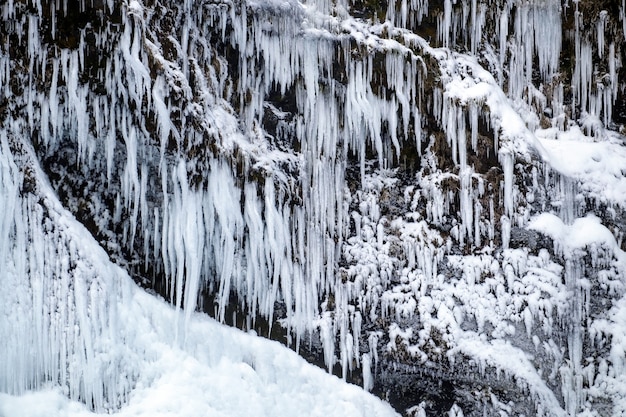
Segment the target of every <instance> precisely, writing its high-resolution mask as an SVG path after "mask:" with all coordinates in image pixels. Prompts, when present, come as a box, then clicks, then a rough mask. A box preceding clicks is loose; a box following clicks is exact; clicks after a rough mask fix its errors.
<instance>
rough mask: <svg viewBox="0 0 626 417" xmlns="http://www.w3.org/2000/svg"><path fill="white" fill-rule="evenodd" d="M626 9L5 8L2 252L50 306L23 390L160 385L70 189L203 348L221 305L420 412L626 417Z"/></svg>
mask: <svg viewBox="0 0 626 417" xmlns="http://www.w3.org/2000/svg"><path fill="white" fill-rule="evenodd" d="M618 3H619V2H612V1H600V2H593V1H587V0H580V1H575V2H569V1H558V0H533V1H521V0H520V1H517V0H506V1H505V0H496V1H489V2H487V1H481V0H456V1H452V0H444V1H432V0H431V1H423V0H412V1H404V0H401V1H389V2H387V3H386V4H385V5H382V4H377V3H372V2H370V1H365V0H364V1H358V0H357V1H351V2H345V1H328V0H324V1H322V0H316V1H310V2H303V3H300V2H295V1H284V2H276V1H271V0H265V1H240V2H232V1H206V2H197V1H192V0H187V1H185V2H183V3H180V4H179V3H175V2H170V1H166V0H159V1H157V0H150V1H144V2H139V1H130V2H127V1H119V2H114V1H106V2H82V1H68V2H64V3H63V4H59V3H58V2H57V3H55V2H48V1H46V0H32V1H28V2H22V1H18V2H8V3H7V2H5V3H3V4H2V5H1V6H0V13H1V14H2V17H3V19H2V23H0V28H1V29H2V30H1V31H0V115H1V117H2V120H3V124H2V127H0V139H2V158H3V159H2V163H3V165H2V167H3V168H2V169H3V171H2V177H1V178H2V187H3V188H1V189H0V190H1V191H2V193H3V194H2V195H3V199H4V201H5V204H4V205H5V206H6V210H5V213H4V214H3V216H4V217H3V221H2V229H1V231H2V233H3V234H2V236H0V237H3V239H2V240H0V242H3V243H1V245H2V246H0V251H1V252H0V255H2V263H1V264H0V267H1V268H3V269H2V272H3V276H4V277H5V278H4V279H5V280H6V284H7V285H8V286H10V287H11V288H13V287H15V291H9V292H8V293H7V294H11V295H7V296H6V297H13V296H14V294H19V295H23V294H32V299H30V298H28V297H27V299H25V300H23V302H19V303H17V304H16V303H14V302H11V303H8V304H7V303H4V304H2V305H3V306H7V307H4V308H5V310H4V311H3V312H4V314H3V316H2V322H0V326H2V327H1V328H2V329H4V330H3V331H5V333H3V334H6V335H19V336H20V337H19V338H18V337H9V338H8V339H7V340H8V342H5V344H3V345H0V346H1V349H3V350H1V351H0V353H1V355H2V356H0V363H3V364H4V365H2V366H3V367H4V368H2V373H1V374H0V387H1V388H2V390H3V391H8V392H11V393H22V392H24V391H25V390H28V389H38V388H40V387H42V386H43V384H44V382H50V381H52V382H53V383H56V384H58V385H60V386H61V387H63V389H64V390H65V391H64V392H63V393H64V395H67V396H69V397H70V398H72V399H77V400H81V401H83V402H84V403H85V404H87V405H88V406H89V407H92V408H94V409H96V410H116V409H118V408H120V407H122V406H123V405H124V404H125V403H127V402H128V399H129V395H131V393H132V392H133V390H134V389H136V388H135V386H136V383H137V378H138V375H139V370H138V369H137V368H136V367H134V365H133V363H134V362H133V361H132V360H131V359H132V357H133V356H132V355H134V354H136V351H134V350H132V348H131V347H125V346H133V345H132V343H131V342H132V341H127V340H125V339H124V338H123V337H122V336H120V334H122V335H123V334H124V333H120V332H118V331H117V330H111V329H110V328H109V326H110V323H116V322H117V321H116V319H115V318H114V317H117V316H115V315H116V314H122V313H120V311H121V310H120V309H122V307H123V304H124V302H125V301H124V300H126V298H124V297H127V295H124V294H126V292H128V291H131V290H129V289H128V288H127V287H128V285H126V284H122V283H121V282H120V281H116V280H112V281H107V279H108V278H106V277H107V276H109V275H111V274H109V273H108V272H104V271H108V270H109V269H111V268H113V267H112V266H111V265H108V264H106V262H104V261H103V264H102V265H100V264H94V262H95V260H96V259H98V258H99V257H100V256H97V257H90V256H87V255H88V254H86V253H84V251H85V249H84V248H83V247H82V246H81V245H80V244H79V243H77V242H76V239H71V240H69V241H68V240H67V236H66V234H65V233H64V232H63V230H65V229H64V227H66V226H67V225H66V223H67V222H66V220H64V219H65V216H57V215H55V214H54V213H59V212H60V210H61V209H60V208H59V209H57V208H55V209H54V210H52V208H50V207H48V206H49V204H48V203H45V202H44V203H41V202H40V201H39V200H38V199H41V198H44V199H45V201H53V200H54V199H55V198H57V197H58V200H60V204H62V205H63V206H64V207H65V208H67V209H68V210H70V211H71V212H72V215H73V216H75V217H76V219H78V220H79V221H80V222H81V223H82V224H83V225H84V226H85V229H80V230H81V232H80V233H81V234H84V239H91V238H95V239H96V240H97V241H98V243H99V244H100V246H101V248H103V249H104V250H105V251H106V252H107V254H108V255H109V256H110V257H111V258H112V259H113V260H114V261H115V262H116V263H117V265H118V267H121V268H122V269H124V270H125V271H126V272H127V273H128V274H129V275H131V276H132V277H133V279H134V280H135V281H136V282H138V283H140V284H141V285H142V286H143V287H145V288H147V289H149V290H150V291H153V292H156V293H157V294H159V295H161V296H162V297H164V298H165V299H167V300H168V301H169V302H170V303H171V304H172V305H173V306H174V309H175V310H176V311H177V314H178V317H179V319H180V322H179V323H177V325H176V326H174V330H173V335H172V337H173V339H174V341H175V343H177V344H178V345H179V346H183V347H184V346H186V344H187V343H188V342H189V340H190V339H193V338H194V337H195V336H194V334H193V331H192V330H191V327H192V321H193V320H192V318H193V317H195V314H194V313H195V311H197V310H199V311H203V312H206V313H209V314H211V315H213V316H214V317H215V318H217V319H218V320H219V321H221V322H226V323H229V324H233V325H238V326H239V327H242V328H245V329H248V330H255V331H258V332H260V333H262V334H263V335H265V336H271V337H275V338H279V339H284V341H285V342H286V343H287V344H289V345H291V346H293V347H294V348H295V349H296V350H297V351H299V352H301V353H302V354H303V355H305V356H307V357H310V358H311V359H312V360H314V361H317V362H321V363H323V365H324V366H325V367H326V368H327V369H328V370H329V371H337V372H338V373H339V374H340V375H341V376H342V377H343V378H345V379H350V380H351V381H353V382H358V383H360V384H362V385H363V386H364V387H365V388H366V389H372V390H374V391H377V392H380V393H384V394H385V396H386V398H388V399H389V401H391V402H392V403H393V404H394V406H396V407H397V408H398V409H400V410H401V411H405V410H411V411H407V412H408V413H409V414H410V413H413V414H415V415H421V414H423V413H426V414H429V415H430V414H432V413H439V414H442V413H448V415H465V416H467V415H478V414H476V413H478V411H477V410H479V409H480V410H483V409H488V410H491V411H493V413H494V414H500V415H516V414H525V415H550V416H552V415H575V414H585V413H586V414H587V415H606V414H607V413H614V414H618V413H620V412H622V411H624V407H626V405H625V400H624V398H626V397H625V396H624V395H623V392H622V391H623V390H622V389H621V388H620V387H621V385H620V384H621V380H620V378H621V373H620V372H621V368H622V365H623V363H622V362H623V357H624V352H623V346H622V345H621V344H620V343H621V342H620V340H621V336H620V335H621V333H620V332H622V333H623V323H622V322H623V320H621V315H620V314H621V312H623V308H622V307H623V306H622V304H623V302H622V301H623V295H624V293H623V282H622V281H623V277H624V276H625V268H626V266H625V265H624V255H623V253H624V252H623V250H624V249H625V246H624V230H623V229H624V222H625V221H626V214H625V212H624V208H625V205H626V197H625V193H626V188H624V187H625V184H626V183H625V181H626V180H625V173H624V168H623V167H624V166H626V153H625V152H624V136H623V133H624V123H626V107H625V106H624V104H623V103H624V88H623V77H624V71H625V70H624V67H623V64H622V63H623V61H624V45H625V44H626V38H625V37H624V33H625V30H624V27H626V26H625V25H626V18H625V15H624V13H625V6H624V4H623V2H622V4H621V5H620V4H618ZM31 149H32V151H31ZM10 155H21V157H23V158H26V159H28V161H26V162H24V161H22V163H21V164H17V163H15V162H11V161H12V159H11V156H10ZM25 167H28V169H26V168H25ZM30 167H32V168H30ZM40 181H42V182H45V183H47V182H48V181H49V183H50V185H51V186H52V189H53V190H54V191H48V189H47V188H45V190H46V191H45V192H46V193H48V192H49V193H50V195H49V196H44V197H42V192H43V191H41V190H40V189H39V188H38V185H37V184H38V183H39V182H40ZM53 194H54V196H53ZM53 197H54V198H53ZM50 204H52V203H50ZM54 204H57V203H54ZM46 207H48V208H47V209H46ZM45 210H48V211H49V212H50V213H48V212H45ZM579 229H580V230H584V231H585V234H580V233H579ZM81 236H82V235H81ZM78 240H82V237H81V238H79V239H78ZM90 262H91V263H90ZM113 275H115V274H113ZM73 277H80V278H81V279H73ZM3 282H5V281H3ZM125 291H126V292H125ZM29 297H30V296H29ZM11 299H13V298H11ZM14 307H15V308H14ZM21 317H28V319H19V320H18V318H21ZM112 317H113V318H112ZM20 326H21V327H20ZM55 326H56V327H55ZM41 329H52V330H50V332H42V331H41ZM47 334H50V336H42V335H47ZM42 337H46V338H47V339H45V340H43V339H41V340H40V338H42ZM120 337H122V338H121V339H120ZM69 341H71V343H69ZM31 344H32V345H34V346H39V347H40V348H38V349H35V352H34V353H33V354H34V355H35V360H27V352H26V351H25V350H24V349H22V347H23V346H26V345H31ZM127 349H130V350H129V351H128V352H126V350H127ZM129 358H130V359H129ZM120 361H121V362H120ZM124 361H128V364H126V362H124ZM122 362H123V363H122ZM86 369H87V370H86ZM120 369H123V372H117V371H116V370H120ZM114 371H115V372H114ZM442 381H443V382H442ZM444 382H445V384H444ZM398 386H402V387H403V389H402V390H399V389H398V388H397V387H398ZM472 413H474V414H472ZM481 413H482V411H481Z"/></svg>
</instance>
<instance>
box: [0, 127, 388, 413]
mask: <svg viewBox="0 0 626 417" xmlns="http://www.w3.org/2000/svg"><path fill="white" fill-rule="evenodd" d="M0 146H1V147H2V152H1V153H0V168H1V169H0V193H1V194H0V197H1V199H2V201H4V202H5V203H6V204H7V205H6V206H5V210H4V211H3V213H2V222H1V223H0V225H1V229H0V235H1V237H2V238H1V239H0V241H1V242H3V246H2V252H0V259H1V260H2V263H0V272H1V273H0V286H1V287H2V288H3V291H2V292H1V294H2V295H1V296H0V306H1V310H0V335H2V342H1V343H0V358H2V366H1V367H0V386H1V388H2V391H5V392H7V391H8V392H9V393H11V394H13V395H15V394H17V395H18V396H12V395H7V394H0V416H3V417H9V416H10V417H16V416H86V415H95V414H94V413H93V412H91V411H89V410H88V409H87V408H86V407H85V405H84V403H87V404H89V405H90V406H92V407H93V408H94V409H95V410H96V411H98V412H103V411H109V412H111V411H115V414H116V415H120V416H138V415H152V416H157V415H159V416H166V415H171V416H179V417H180V416H198V415H213V416H229V417H230V416H250V415H254V416H294V415H310V416H332V415H336V416H392V415H396V414H395V412H394V411H393V410H392V409H391V408H390V407H389V405H387V404H385V403H383V402H382V401H380V400H379V399H377V398H375V397H374V396H372V395H370V394H368V393H366V392H364V391H363V390H362V389H360V388H358V387H356V386H354V385H348V384H346V383H345V382H344V381H341V380H339V379H338V378H336V377H334V376H331V375H328V374H327V373H325V372H324V371H323V370H321V369H319V368H318V367H315V366H313V365H310V364H308V363H306V362H305V361H304V360H303V359H302V358H300V357H298V355H297V354H296V353H295V352H293V351H291V350H289V349H288V348H286V347H284V346H282V345H280V344H279V343H277V342H271V341H268V340H265V339H262V338H259V337H257V336H255V335H251V334H244V333H243V332H241V331H239V330H236V329H232V328H228V327H225V326H223V325H221V324H218V323H217V322H215V321H214V320H212V319H210V318H208V317H206V316H205V315H202V314H186V315H183V314H182V313H181V312H180V311H176V310H175V309H174V308H173V307H172V306H171V305H168V304H166V303H165V302H164V301H160V300H159V299H157V298H155V297H154V296H152V295H149V294H147V293H145V292H144V291H143V290H141V289H139V288H138V287H137V286H136V285H135V284H134V283H133V282H132V280H131V279H130V278H129V277H128V275H127V274H126V272H125V271H123V270H122V269H121V268H119V267H118V266H116V265H113V264H112V263H111V262H110V261H109V260H108V256H107V255H106V253H105V252H104V251H103V250H102V248H101V247H100V246H98V244H97V243H96V242H95V241H94V240H93V238H92V237H91V236H90V235H89V233H88V232H87V231H86V230H85V228H84V227H83V226H82V225H81V224H80V223H78V222H77V221H76V220H75V219H74V218H73V216H72V215H71V214H70V213H69V212H67V211H66V210H64V209H63V208H62V207H61V206H60V204H59V203H58V201H57V200H56V198H55V196H54V194H53V193H52V191H51V190H50V188H49V185H48V184H47V183H46V181H45V180H44V179H43V178H44V177H43V176H42V173H41V171H40V169H39V167H38V166H37V164H36V163H35V162H34V160H33V159H32V151H31V150H30V147H29V145H26V144H21V143H20V142H19V139H18V138H16V137H7V135H6V132H4V131H3V132H2V134H1V135H0ZM14 151H15V152H17V158H15V159H14V157H13V156H14V153H13V152H14ZM24 173H26V174H24ZM24 175H27V178H26V177H25V176H24ZM25 184H28V186H29V187H30V188H29V189H28V191H27V190H26V189H25V188H24V187H25ZM29 390H35V391H39V390H41V392H29ZM68 396H69V398H70V399H68V398H67V397H68ZM79 400H80V401H81V402H82V403H77V402H76V401H79ZM118 407H121V408H120V409H119V410H118V409H117V408H118Z"/></svg>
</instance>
